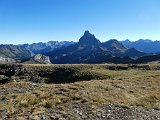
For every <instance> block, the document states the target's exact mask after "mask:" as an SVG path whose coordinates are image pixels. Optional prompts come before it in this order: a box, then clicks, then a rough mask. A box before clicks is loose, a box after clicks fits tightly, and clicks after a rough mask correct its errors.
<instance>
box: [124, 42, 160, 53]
mask: <svg viewBox="0 0 160 120" xmlns="http://www.w3.org/2000/svg"><path fill="white" fill-rule="evenodd" d="M121 43H122V44H123V45H125V46H127V47H129V48H135V49H137V50H140V51H143V52H146V53H157V52H160V41H152V40H149V39H145V40H144V39H139V40H138V41H133V42H131V41H129V40H125V41H121Z"/></svg>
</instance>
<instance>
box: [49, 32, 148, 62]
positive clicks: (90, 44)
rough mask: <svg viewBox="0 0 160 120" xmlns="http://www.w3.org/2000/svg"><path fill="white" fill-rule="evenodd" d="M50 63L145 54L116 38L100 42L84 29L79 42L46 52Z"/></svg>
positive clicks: (102, 60)
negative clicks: (124, 44) (128, 46)
mask: <svg viewBox="0 0 160 120" xmlns="http://www.w3.org/2000/svg"><path fill="white" fill-rule="evenodd" d="M46 55H48V56H49V57H50V59H51V62H52V63H101V62H105V61H106V60H107V59H109V58H112V57H115V56H116V57H125V56H129V57H133V58H136V57H140V56H143V55H146V54H145V53H143V52H140V51H138V50H136V49H129V48H127V47H125V46H123V45H122V44H121V43H120V42H118V41H117V40H115V39H113V40H109V41H107V42H105V43H101V42H100V41H99V40H98V39H97V38H96V37H95V36H94V35H92V34H91V33H89V31H85V33H84V35H83V36H82V37H81V38H80V39H79V42H78V43H76V44H73V45H70V46H68V47H65V48H62V49H59V50H54V51H52V52H49V53H47V54H46Z"/></svg>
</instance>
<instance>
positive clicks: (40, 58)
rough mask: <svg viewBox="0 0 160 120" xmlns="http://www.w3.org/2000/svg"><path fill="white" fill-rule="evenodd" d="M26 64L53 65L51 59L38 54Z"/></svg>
mask: <svg viewBox="0 0 160 120" xmlns="http://www.w3.org/2000/svg"><path fill="white" fill-rule="evenodd" d="M25 63H28V64H51V62H50V59H49V57H48V56H45V55H42V54H37V55H35V56H33V57H32V58H31V59H30V60H29V61H26V62H25Z"/></svg>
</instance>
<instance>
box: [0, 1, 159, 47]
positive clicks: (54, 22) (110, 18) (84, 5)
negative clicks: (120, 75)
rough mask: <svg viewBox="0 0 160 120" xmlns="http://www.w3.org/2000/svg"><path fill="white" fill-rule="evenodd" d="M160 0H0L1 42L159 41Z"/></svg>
mask: <svg viewBox="0 0 160 120" xmlns="http://www.w3.org/2000/svg"><path fill="white" fill-rule="evenodd" d="M159 6H160V0H0V44H4V43H5V44H21V43H33V42H46V41H50V40H56V41H78V40H79V38H80V37H81V36H82V35H83V33H84V31H85V30H89V31H90V32H91V33H93V34H94V35H95V36H96V37H97V38H98V39H99V40H101V41H107V40H109V39H112V38H116V39H118V40H125V39H130V40H132V41H135V40H137V39H139V38H144V39H152V40H160V7H159Z"/></svg>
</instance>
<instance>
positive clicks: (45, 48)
mask: <svg viewBox="0 0 160 120" xmlns="http://www.w3.org/2000/svg"><path fill="white" fill-rule="evenodd" d="M74 43H75V42H72V41H71V42H69V41H62V42H58V41H49V42H46V43H43V42H39V43H33V44H22V45H18V46H21V47H25V48H26V49H28V50H30V51H31V52H32V53H33V54H38V53H41V54H44V53H48V52H51V51H53V50H55V49H59V48H61V47H67V46H70V45H72V44H74Z"/></svg>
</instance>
